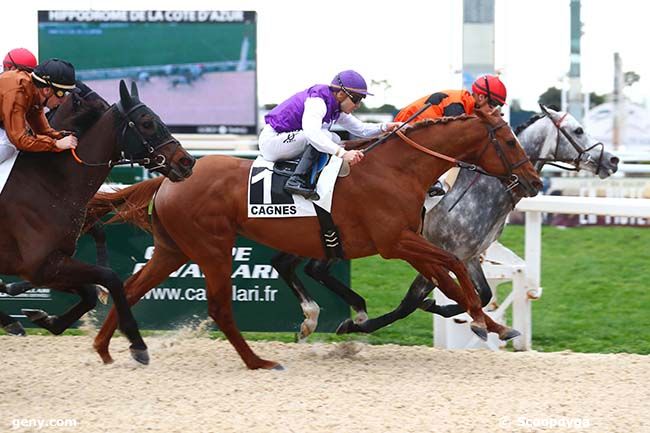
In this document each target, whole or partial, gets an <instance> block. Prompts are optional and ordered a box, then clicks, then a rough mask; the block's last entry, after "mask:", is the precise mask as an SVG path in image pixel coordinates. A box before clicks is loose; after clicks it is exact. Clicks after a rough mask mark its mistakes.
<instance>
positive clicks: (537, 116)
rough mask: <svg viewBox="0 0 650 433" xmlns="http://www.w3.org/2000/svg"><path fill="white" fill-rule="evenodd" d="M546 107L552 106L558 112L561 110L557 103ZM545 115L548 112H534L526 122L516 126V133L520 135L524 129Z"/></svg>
mask: <svg viewBox="0 0 650 433" xmlns="http://www.w3.org/2000/svg"><path fill="white" fill-rule="evenodd" d="M546 108H550V109H551V110H553V111H556V112H559V111H560V108H559V107H557V106H556V105H547V106H546ZM544 117H546V114H544V113H541V114H540V113H537V114H533V115H532V116H531V117H530V119H528V120H527V121H526V122H525V123H522V124H521V125H518V126H517V127H516V128H515V135H519V134H520V133H522V132H523V131H524V129H526V128H528V127H529V126H530V125H532V124H533V123H535V122H537V121H538V120H539V119H542V118H544Z"/></svg>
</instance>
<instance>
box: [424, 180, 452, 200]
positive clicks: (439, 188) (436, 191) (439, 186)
mask: <svg viewBox="0 0 650 433" xmlns="http://www.w3.org/2000/svg"><path fill="white" fill-rule="evenodd" d="M428 192H429V197H435V196H438V195H445V194H446V193H447V191H445V187H444V185H443V183H442V182H440V181H437V182H436V183H434V184H433V185H431V187H430V188H429V191H428Z"/></svg>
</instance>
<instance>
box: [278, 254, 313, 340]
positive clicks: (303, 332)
mask: <svg viewBox="0 0 650 433" xmlns="http://www.w3.org/2000/svg"><path fill="white" fill-rule="evenodd" d="M301 260H302V258H301V257H299V256H296V255H294V254H289V253H283V252H280V253H278V254H277V255H275V256H273V258H272V259H271V265H272V266H273V267H274V268H275V270H276V271H278V274H279V275H280V277H281V278H282V279H283V280H284V282H285V283H286V284H287V286H289V288H290V289H291V291H292V293H293V294H294V295H295V296H296V298H298V300H299V301H300V308H302V313H303V314H304V316H305V320H303V322H302V323H301V324H300V334H299V335H298V339H299V341H304V340H305V339H306V338H307V337H309V336H310V335H311V334H312V333H313V332H314V331H315V330H316V327H317V326H318V316H319V315H320V307H319V306H318V304H317V303H316V301H314V298H312V297H311V295H310V294H309V292H308V291H307V288H306V287H305V285H304V284H303V283H302V281H300V279H299V278H298V275H296V268H297V267H298V265H299V264H300V262H301Z"/></svg>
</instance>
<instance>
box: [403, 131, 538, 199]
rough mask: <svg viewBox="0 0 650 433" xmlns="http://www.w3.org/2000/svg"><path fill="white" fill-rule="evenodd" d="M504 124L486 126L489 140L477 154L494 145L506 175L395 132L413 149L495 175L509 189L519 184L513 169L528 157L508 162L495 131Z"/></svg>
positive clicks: (463, 166) (466, 167)
mask: <svg viewBox="0 0 650 433" xmlns="http://www.w3.org/2000/svg"><path fill="white" fill-rule="evenodd" d="M504 126H506V127H507V126H508V124H507V123H506V122H505V121H504V120H501V121H500V122H499V123H497V124H496V125H494V126H486V127H487V132H488V138H489V141H488V142H487V143H486V144H485V147H484V148H483V150H482V151H481V153H480V155H479V159H480V157H481V156H482V155H483V154H484V153H485V151H486V150H487V149H488V146H489V145H490V144H492V145H493V146H494V149H495V151H496V153H497V155H498V156H499V159H500V160H501V162H502V164H503V166H504V167H505V168H506V171H507V173H508V174H506V175H498V174H494V173H490V172H488V171H486V170H485V169H484V168H482V167H480V166H478V165H476V164H469V163H467V162H464V161H461V160H459V159H456V158H453V157H451V156H448V155H445V154H442V153H439V152H436V151H435V150H431V149H428V148H426V147H424V146H422V145H420V144H418V143H416V142H415V141H414V140H412V139H410V138H409V137H407V136H406V135H405V134H404V133H403V132H402V131H397V132H396V134H397V135H398V136H399V137H400V138H401V139H402V140H403V141H405V142H406V143H407V144H408V145H410V146H411V147H413V148H414V149H417V150H419V151H421V152H424V153H426V154H427V155H431V156H433V157H436V158H440V159H443V160H445V161H449V162H451V163H453V164H455V165H456V166H458V167H459V168H464V169H467V170H470V171H474V172H476V173H480V174H484V175H486V176H490V177H495V178H497V179H499V180H501V181H502V182H507V183H506V190H507V191H511V190H513V189H515V188H516V187H517V186H518V185H519V176H517V175H516V174H514V170H516V169H517V168H519V167H521V166H522V165H524V164H526V163H527V162H528V161H529V159H528V157H524V158H522V159H521V160H520V161H517V162H515V163H512V162H510V159H508V155H506V153H505V152H504V151H503V147H502V145H501V143H500V142H499V139H498V138H497V136H496V131H497V130H499V129H500V128H503V127H504Z"/></svg>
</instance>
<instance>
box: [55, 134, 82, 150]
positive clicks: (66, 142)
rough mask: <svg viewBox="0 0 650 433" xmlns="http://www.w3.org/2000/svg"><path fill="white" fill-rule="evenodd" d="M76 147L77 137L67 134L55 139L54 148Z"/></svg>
mask: <svg viewBox="0 0 650 433" xmlns="http://www.w3.org/2000/svg"><path fill="white" fill-rule="evenodd" d="M76 147H77V137H75V136H74V135H68V136H67V137H63V138H61V139H59V140H56V148H57V149H60V150H66V149H74V148H76Z"/></svg>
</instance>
